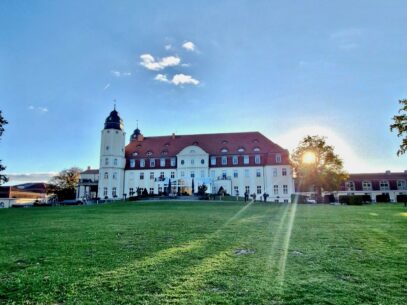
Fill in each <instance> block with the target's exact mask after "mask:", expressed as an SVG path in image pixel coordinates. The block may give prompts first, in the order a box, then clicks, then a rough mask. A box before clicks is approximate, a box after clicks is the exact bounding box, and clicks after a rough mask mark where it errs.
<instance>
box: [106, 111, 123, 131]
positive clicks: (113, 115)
mask: <svg viewBox="0 0 407 305" xmlns="http://www.w3.org/2000/svg"><path fill="white" fill-rule="evenodd" d="M105 129H118V130H123V129H124V124H123V120H122V119H121V118H120V116H119V113H118V112H117V111H116V107H115V108H114V109H113V111H112V112H110V115H109V116H108V117H107V118H106V121H105Z"/></svg>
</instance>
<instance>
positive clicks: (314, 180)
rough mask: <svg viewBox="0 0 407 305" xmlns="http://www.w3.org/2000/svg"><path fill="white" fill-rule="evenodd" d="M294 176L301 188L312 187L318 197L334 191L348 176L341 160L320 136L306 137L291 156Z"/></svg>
mask: <svg viewBox="0 0 407 305" xmlns="http://www.w3.org/2000/svg"><path fill="white" fill-rule="evenodd" d="M291 158H292V164H293V167H294V171H295V175H296V177H297V179H298V181H299V184H300V186H301V187H304V188H307V189H309V188H311V187H314V188H315V190H316V193H317V195H318V197H320V196H321V194H322V191H334V190H337V189H338V188H339V185H340V184H341V182H343V181H344V180H346V179H347V177H348V175H347V173H346V172H345V171H344V169H343V161H342V159H341V158H340V157H339V156H338V155H337V154H335V152H334V148H333V146H331V145H328V144H327V143H326V138H325V137H321V136H306V137H304V139H302V141H301V142H300V143H299V145H298V147H297V148H296V149H295V151H294V153H293V154H292V157H291Z"/></svg>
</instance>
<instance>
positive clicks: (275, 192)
mask: <svg viewBox="0 0 407 305" xmlns="http://www.w3.org/2000/svg"><path fill="white" fill-rule="evenodd" d="M273 191H274V195H278V185H277V184H276V185H274V187H273Z"/></svg>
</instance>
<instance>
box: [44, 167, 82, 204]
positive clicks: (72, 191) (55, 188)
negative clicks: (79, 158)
mask: <svg viewBox="0 0 407 305" xmlns="http://www.w3.org/2000/svg"><path fill="white" fill-rule="evenodd" d="M81 171H82V170H81V169H79V168H77V167H72V168H70V169H65V170H63V171H61V172H60V173H59V174H58V175H56V176H54V177H52V179H51V181H50V183H49V185H48V189H47V193H52V194H56V195H57V196H58V200H66V199H75V197H76V187H77V185H78V182H79V176H80V173H81Z"/></svg>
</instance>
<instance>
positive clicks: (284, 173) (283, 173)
mask: <svg viewBox="0 0 407 305" xmlns="http://www.w3.org/2000/svg"><path fill="white" fill-rule="evenodd" d="M281 175H283V176H287V169H286V168H283V169H282V170H281Z"/></svg>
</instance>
